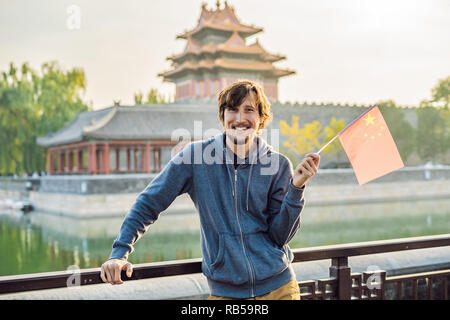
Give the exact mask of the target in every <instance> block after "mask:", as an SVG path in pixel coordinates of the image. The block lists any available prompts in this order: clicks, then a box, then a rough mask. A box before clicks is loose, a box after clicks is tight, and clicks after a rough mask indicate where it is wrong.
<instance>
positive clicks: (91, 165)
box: [88, 143, 97, 174]
mask: <svg viewBox="0 0 450 320" xmlns="http://www.w3.org/2000/svg"><path fill="white" fill-rule="evenodd" d="M88 172H89V174H97V146H96V144H95V143H94V144H91V145H90V146H89V154H88Z"/></svg>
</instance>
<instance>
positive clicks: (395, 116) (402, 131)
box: [377, 100, 416, 164]
mask: <svg viewBox="0 0 450 320" xmlns="http://www.w3.org/2000/svg"><path fill="white" fill-rule="evenodd" d="M377 106H378V107H379V109H380V111H381V114H382V115H383V118H384V120H385V121H386V124H387V126H388V128H389V131H390V132H391V135H392V138H393V139H394V141H395V144H396V145H397V148H398V152H399V153H400V155H401V157H402V159H403V161H404V162H405V164H406V163H407V160H408V158H409V156H410V155H411V154H412V153H413V152H414V149H415V147H416V143H415V134H416V132H415V130H414V128H413V127H412V125H411V124H410V123H409V122H408V121H407V120H406V118H405V112H404V111H403V109H402V108H401V107H399V106H397V104H396V103H395V101H393V100H382V101H379V102H378V103H377Z"/></svg>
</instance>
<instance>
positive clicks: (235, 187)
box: [234, 169, 255, 297]
mask: <svg viewBox="0 0 450 320" xmlns="http://www.w3.org/2000/svg"><path fill="white" fill-rule="evenodd" d="M234 205H235V208H236V219H237V223H238V226H239V232H240V234H241V243H242V249H243V251H244V256H245V258H246V260H247V265H248V269H249V271H250V288H251V291H252V297H254V296H255V288H254V280H253V269H252V266H251V263H250V259H249V258H248V255H247V251H246V250H245V244H244V235H243V234H242V228H241V223H240V222H239V214H238V201H237V169H234Z"/></svg>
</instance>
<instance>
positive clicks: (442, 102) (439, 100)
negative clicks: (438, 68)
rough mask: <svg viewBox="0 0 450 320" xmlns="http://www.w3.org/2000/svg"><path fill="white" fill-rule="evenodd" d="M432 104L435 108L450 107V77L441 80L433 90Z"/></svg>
mask: <svg viewBox="0 0 450 320" xmlns="http://www.w3.org/2000/svg"><path fill="white" fill-rule="evenodd" d="M431 96H432V99H431V102H433V103H434V104H435V106H440V107H444V108H448V107H449V106H450V77H447V78H445V79H442V80H439V81H438V83H437V85H436V86H435V87H434V88H433V89H431Z"/></svg>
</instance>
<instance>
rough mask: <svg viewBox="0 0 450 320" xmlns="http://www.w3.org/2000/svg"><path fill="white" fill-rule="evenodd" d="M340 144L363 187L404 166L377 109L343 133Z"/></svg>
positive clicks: (372, 108) (360, 118) (357, 120)
mask: <svg viewBox="0 0 450 320" xmlns="http://www.w3.org/2000/svg"><path fill="white" fill-rule="evenodd" d="M339 140H340V141H341V144H342V147H343V148H344V150H345V152H346V153H347V156H348V158H349V160H350V163H351V164H352V166H353V170H354V171H355V175H356V178H357V179H358V183H359V184H360V185H361V184H364V183H367V182H369V181H371V180H373V179H376V178H378V177H381V176H383V175H385V174H388V173H389V172H392V171H394V170H397V169H400V168H403V167H404V166H405V165H404V164H403V161H402V158H401V157H400V154H399V152H398V149H397V146H396V144H395V142H394V139H392V136H391V133H390V132H389V129H388V127H387V125H386V122H385V121H384V118H383V115H382V114H381V112H380V110H379V109H378V107H377V106H373V107H371V108H370V109H369V110H367V111H366V112H364V113H363V114H362V115H361V116H359V117H358V118H357V119H356V120H354V121H353V122H352V123H351V124H349V125H348V126H347V127H346V128H345V129H344V130H342V131H341V132H340V133H339Z"/></svg>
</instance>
